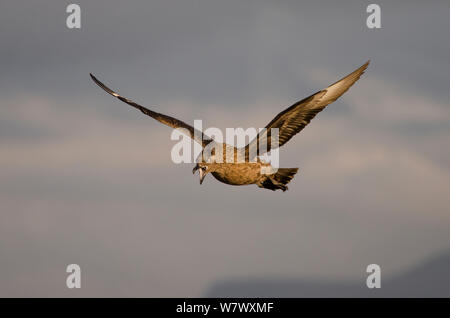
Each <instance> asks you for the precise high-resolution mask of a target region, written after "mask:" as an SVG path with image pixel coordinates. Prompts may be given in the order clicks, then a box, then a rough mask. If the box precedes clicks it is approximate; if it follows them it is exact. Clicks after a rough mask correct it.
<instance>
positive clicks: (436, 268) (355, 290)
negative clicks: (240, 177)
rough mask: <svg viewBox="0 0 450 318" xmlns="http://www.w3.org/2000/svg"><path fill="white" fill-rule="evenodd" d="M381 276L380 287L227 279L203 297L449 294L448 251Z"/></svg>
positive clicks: (349, 282)
mask: <svg viewBox="0 0 450 318" xmlns="http://www.w3.org/2000/svg"><path fill="white" fill-rule="evenodd" d="M384 277H385V276H383V271H382V275H381V288H380V289H369V288H367V287H366V280H365V277H364V278H362V279H361V281H358V282H355V281H347V282H346V281H331V280H308V279H296V278H293V279H247V280H239V281H238V280H234V279H233V280H228V281H222V282H217V283H215V284H213V285H212V286H211V287H210V288H209V290H208V291H207V293H206V295H205V297H450V251H448V252H447V253H443V254H441V255H439V256H437V257H434V258H431V259H430V260H428V261H425V262H423V263H421V264H420V265H418V266H415V267H413V268H411V269H409V270H407V271H406V272H404V273H403V274H397V275H395V276H391V277H386V278H385V279H384Z"/></svg>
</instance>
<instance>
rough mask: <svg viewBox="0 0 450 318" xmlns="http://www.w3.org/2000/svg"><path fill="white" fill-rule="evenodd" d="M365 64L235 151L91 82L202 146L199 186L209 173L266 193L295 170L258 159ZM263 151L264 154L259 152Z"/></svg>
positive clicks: (284, 187) (299, 126) (343, 89)
mask: <svg viewBox="0 0 450 318" xmlns="http://www.w3.org/2000/svg"><path fill="white" fill-rule="evenodd" d="M368 64H369V62H367V63H365V64H364V65H363V66H361V67H360V68H358V69H357V70H356V71H354V72H352V73H350V74H349V75H347V76H346V77H344V78H342V79H341V80H339V81H337V82H336V83H334V84H332V85H330V86H329V87H327V88H325V89H323V90H321V91H318V92H317V93H315V94H313V95H311V96H309V97H307V98H305V99H303V100H301V101H299V102H297V103H295V104H293V105H292V106H291V107H289V108H287V109H286V110H284V111H282V112H281V113H279V114H278V115H277V116H275V118H274V119H272V121H271V122H270V123H269V124H267V125H266V127H265V129H264V130H263V131H261V132H260V133H259V134H258V136H257V137H256V138H254V139H253V140H252V141H251V142H250V143H249V144H248V145H247V146H245V147H243V148H236V147H234V146H231V145H228V144H224V143H218V142H216V141H214V140H213V139H212V138H210V137H208V136H205V135H204V134H203V132H200V131H198V130H196V129H195V128H194V127H192V126H190V125H188V124H186V123H184V122H182V121H180V120H178V119H176V118H173V117H170V116H166V115H163V114H160V113H157V112H154V111H152V110H150V109H148V108H145V107H143V106H141V105H139V104H137V103H135V102H133V101H132V100H129V99H127V98H124V97H122V96H120V95H119V94H117V93H116V92H114V91H112V90H111V89H110V88H108V87H107V86H106V85H104V84H103V83H102V82H100V81H99V80H97V78H95V77H94V76H93V75H92V74H91V78H92V79H93V80H94V82H95V83H96V84H97V85H98V86H100V87H101V88H102V89H104V90H105V91H106V92H108V93H109V94H111V95H113V96H114V97H117V98H118V99H120V100H121V101H123V102H125V103H127V104H129V105H131V106H133V107H135V108H137V109H139V110H140V111H142V112H143V113H144V114H146V115H148V116H150V117H153V118H154V119H156V120H158V121H160V122H161V123H163V124H166V125H168V126H170V127H173V128H177V129H180V128H181V129H183V130H184V131H185V132H187V134H188V135H189V136H190V137H191V138H192V139H194V140H195V141H196V142H198V143H199V144H201V145H202V147H203V150H202V152H201V153H200V155H199V157H198V158H197V165H196V166H195V167H194V169H193V173H195V172H196V171H199V175H200V184H201V183H202V182H203V179H204V178H205V176H206V174H208V173H211V174H212V175H213V176H214V177H215V178H216V179H217V180H218V181H220V182H223V183H226V184H229V185H249V184H256V185H257V186H258V187H260V188H266V189H270V190H277V189H281V190H283V191H286V190H287V184H288V183H289V182H290V181H291V180H292V178H293V177H294V175H295V174H296V173H297V171H298V168H278V169H277V168H275V167H273V166H271V165H270V164H269V163H266V162H264V161H262V160H261V159H260V157H259V156H261V155H263V154H264V153H265V152H269V151H270V150H272V148H271V147H274V148H273V149H275V148H277V147H281V146H282V145H284V144H285V143H286V142H288V141H289V140H290V139H291V138H292V137H293V136H294V135H295V134H297V133H298V132H300V131H301V130H302V129H303V128H304V127H305V126H306V125H308V124H309V122H310V121H311V120H312V119H313V118H314V117H315V116H316V115H317V113H319V112H320V111H322V110H323V109H324V108H325V107H326V106H327V105H328V104H330V103H332V102H334V101H335V100H336V99H337V98H339V97H340V96H341V95H342V94H344V93H345V92H346V91H347V90H348V89H349V88H350V87H351V86H352V85H353V84H354V83H355V82H356V81H357V80H358V79H359V77H360V76H361V75H362V74H363V73H364V71H365V69H366V68H367V66H368ZM274 129H275V131H278V132H279V133H278V135H277V137H278V138H276V139H274V140H277V139H278V140H277V142H275V143H272V141H273V140H272V139H273V137H272V131H274ZM260 145H265V146H266V148H261V149H260V148H259V147H260ZM262 149H264V150H262Z"/></svg>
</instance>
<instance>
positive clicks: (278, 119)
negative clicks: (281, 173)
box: [245, 61, 370, 160]
mask: <svg viewBox="0 0 450 318" xmlns="http://www.w3.org/2000/svg"><path fill="white" fill-rule="evenodd" d="M369 62H370V61H367V62H366V63H365V64H364V65H362V66H361V67H360V68H358V69H357V70H355V71H354V72H352V73H350V74H349V75H347V76H345V77H344V78H342V79H340V80H339V81H337V82H336V83H334V84H331V85H330V86H329V87H327V88H325V89H323V90H321V91H319V92H317V93H315V94H313V95H311V96H309V97H307V98H305V99H302V100H301V101H299V102H297V103H295V104H294V105H292V106H291V107H289V108H287V109H285V110H284V111H282V112H281V113H279V114H278V115H277V116H275V118H274V119H272V121H271V122H270V123H269V124H267V126H266V127H265V129H264V130H263V131H261V132H260V133H259V134H258V136H257V137H256V138H255V139H253V140H252V141H251V142H250V143H249V144H248V145H247V146H246V147H245V155H246V159H250V160H252V159H253V158H254V157H255V155H257V154H259V155H262V154H264V153H265V152H268V151H270V150H271V148H272V146H273V148H274V149H275V148H278V147H281V146H282V145H284V144H285V143H286V142H288V141H289V140H290V139H291V138H292V137H293V136H294V135H296V134H297V133H299V132H300V131H301V130H302V129H303V128H305V127H306V125H308V124H309V122H310V121H311V120H312V119H313V118H314V117H315V116H316V115H317V114H318V113H319V112H320V111H322V110H323V109H324V108H325V107H326V106H327V105H329V104H330V103H332V102H334V101H335V100H336V99H338V98H339V97H340V96H341V95H342V94H344V93H345V92H346V91H347V90H348V89H349V88H350V87H351V86H352V85H353V84H354V83H355V82H356V81H357V80H358V79H359V77H360V76H361V75H362V74H363V73H364V71H365V70H366V68H367V66H368V65H369ZM272 128H275V129H278V133H279V134H278V144H276V143H273V142H272V138H271V129H272ZM260 145H266V149H259V147H260Z"/></svg>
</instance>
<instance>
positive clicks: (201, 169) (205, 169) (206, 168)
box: [192, 162, 211, 184]
mask: <svg viewBox="0 0 450 318" xmlns="http://www.w3.org/2000/svg"><path fill="white" fill-rule="evenodd" d="M197 170H198V175H199V176H200V184H202V183H203V179H205V177H206V175H207V174H208V173H209V172H211V165H209V164H207V163H204V162H199V163H197V164H196V165H195V167H194V169H192V173H194V174H195V172H196V171H197Z"/></svg>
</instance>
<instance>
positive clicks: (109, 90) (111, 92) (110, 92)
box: [89, 73, 119, 97]
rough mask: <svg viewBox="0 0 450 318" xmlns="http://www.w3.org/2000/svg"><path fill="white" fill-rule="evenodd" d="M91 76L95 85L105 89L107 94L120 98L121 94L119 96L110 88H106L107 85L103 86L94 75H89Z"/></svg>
mask: <svg viewBox="0 0 450 318" xmlns="http://www.w3.org/2000/svg"><path fill="white" fill-rule="evenodd" d="M89 75H90V76H91V79H92V80H93V81H94V83H95V84H97V85H98V86H99V87H100V88H101V89H103V90H104V91H105V92H107V93H108V94H111V95H112V96H114V97H119V94H117V93H116V92H114V91H113V90H112V89H110V88H109V87H108V86H106V85H105V84H103V83H102V82H100V81H99V80H98V79H97V78H96V77H95V76H94V74H92V73H89Z"/></svg>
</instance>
